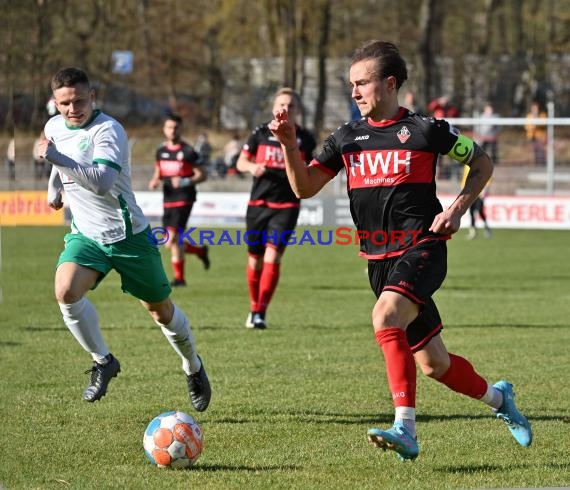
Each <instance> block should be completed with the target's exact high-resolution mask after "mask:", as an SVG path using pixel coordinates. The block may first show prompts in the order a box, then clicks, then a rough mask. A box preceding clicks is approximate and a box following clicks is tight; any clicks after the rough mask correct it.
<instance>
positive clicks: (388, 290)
mask: <svg viewBox="0 0 570 490" xmlns="http://www.w3.org/2000/svg"><path fill="white" fill-rule="evenodd" d="M446 259H447V249H446V245H445V242H444V241H440V240H429V241H426V242H422V243H421V244H418V245H416V246H415V247H412V248H411V249H409V250H408V251H406V252H405V253H404V254H403V255H401V256H400V257H398V258H395V259H391V260H388V261H383V262H379V261H369V279H370V285H371V286H372V289H373V291H374V292H375V294H376V296H377V297H378V301H377V302H376V305H375V307H374V311H373V324H374V330H375V334H376V341H377V343H378V345H379V346H380V347H381V349H382V352H383V353H384V358H385V361H386V371H387V374H388V384H389V386H390V390H391V392H392V397H393V402H394V406H395V411H396V416H395V423H394V427H393V428H392V429H390V430H388V431H381V430H379V429H371V430H370V431H369V438H370V439H371V442H372V443H373V444H374V443H375V444H376V445H380V447H382V448H384V449H393V450H395V451H396V452H397V453H398V455H399V456H400V458H401V459H404V460H406V459H414V458H415V457H416V456H417V455H418V452H419V448H418V445H417V442H416V438H415V436H416V426H415V412H416V410H415V408H416V407H415V394H416V367H415V362H414V356H413V353H412V352H413V350H412V348H413V347H416V348H418V346H421V345H423V344H424V343H425V342H428V341H429V339H430V338H431V337H432V336H433V335H437V333H438V332H439V330H440V329H441V322H439V323H435V324H434V325H433V328H432V329H431V330H430V331H426V332H420V333H421V335H420V336H417V335H415V333H414V332H415V331H416V326H417V319H418V318H419V317H421V315H422V314H423V310H424V308H425V304H426V301H427V300H429V299H430V298H431V295H432V294H433V293H434V292H435V291H437V289H438V288H439V287H440V286H441V283H442V282H443V280H444V278H445V275H446V272H447V262H446ZM382 441H384V444H383V445H382V444H381V443H382ZM386 441H387V442H386ZM398 441H399V442H398Z"/></svg>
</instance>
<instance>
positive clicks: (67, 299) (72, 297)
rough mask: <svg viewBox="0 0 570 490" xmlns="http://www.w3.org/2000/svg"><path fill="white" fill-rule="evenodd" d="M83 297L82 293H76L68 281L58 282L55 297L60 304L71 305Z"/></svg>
mask: <svg viewBox="0 0 570 490" xmlns="http://www.w3.org/2000/svg"><path fill="white" fill-rule="evenodd" d="M81 298H82V295H81V294H78V293H76V292H75V291H74V290H73V288H72V287H71V285H70V284H68V283H61V282H60V283H56V285H55V299H56V300H57V302H58V303H60V304H65V305H70V304H73V303H77V302H78V301H79V300H80V299H81Z"/></svg>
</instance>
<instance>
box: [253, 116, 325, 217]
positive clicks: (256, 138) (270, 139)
mask: <svg viewBox="0 0 570 490" xmlns="http://www.w3.org/2000/svg"><path fill="white" fill-rule="evenodd" d="M297 144H298V146H299V151H300V152H301V158H302V159H303V160H304V161H305V162H307V164H308V163H309V162H310V161H311V159H312V158H313V152H314V150H315V147H316V142H315V138H314V137H313V135H312V134H311V133H310V132H309V131H308V130H306V129H304V128H301V127H300V126H297ZM242 153H244V154H245V155H246V156H247V157H248V159H249V160H254V161H255V163H258V164H260V165H261V164H265V168H266V170H265V173H264V174H263V175H262V176H260V177H255V178H254V179H253V185H252V188H251V196H250V200H249V205H250V206H265V207H273V208H288V207H299V202H300V200H299V199H298V198H297V196H295V193H294V192H293V189H291V185H290V184H289V180H288V179H287V173H286V172H285V156H284V155H283V150H282V149H281V144H280V143H279V141H277V138H275V136H273V134H272V133H271V131H270V130H269V128H268V127H267V124H262V125H260V126H258V127H257V128H255V129H254V130H253V131H252V133H251V135H250V136H249V139H248V140H247V142H246V143H245V144H244V145H243V147H242Z"/></svg>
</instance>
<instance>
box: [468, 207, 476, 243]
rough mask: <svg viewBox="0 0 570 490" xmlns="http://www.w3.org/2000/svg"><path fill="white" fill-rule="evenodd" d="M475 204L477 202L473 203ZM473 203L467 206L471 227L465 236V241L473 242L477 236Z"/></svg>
mask: <svg viewBox="0 0 570 490" xmlns="http://www.w3.org/2000/svg"><path fill="white" fill-rule="evenodd" d="M475 202H477V201H475ZM475 211H476V206H475V203H473V204H471V206H469V217H470V218H471V226H470V227H469V233H468V234H467V240H473V238H475V237H476V236H477V227H476V226H475Z"/></svg>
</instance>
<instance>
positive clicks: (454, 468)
mask: <svg viewBox="0 0 570 490" xmlns="http://www.w3.org/2000/svg"><path fill="white" fill-rule="evenodd" d="M534 467H535V465H533V464H526V463H525V464H512V463H509V465H508V469H510V470H511V469H513V468H516V469H524V468H534ZM541 467H542V468H544V469H548V468H550V469H552V470H556V471H561V470H567V469H568V468H570V463H546V464H544V463H543V464H541ZM505 469H507V468H506V467H505V465H498V464H481V465H446V466H442V467H440V468H435V471H437V472H439V473H453V474H457V473H465V474H473V473H488V472H497V471H500V472H501V473H502V472H504V471H505Z"/></svg>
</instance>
